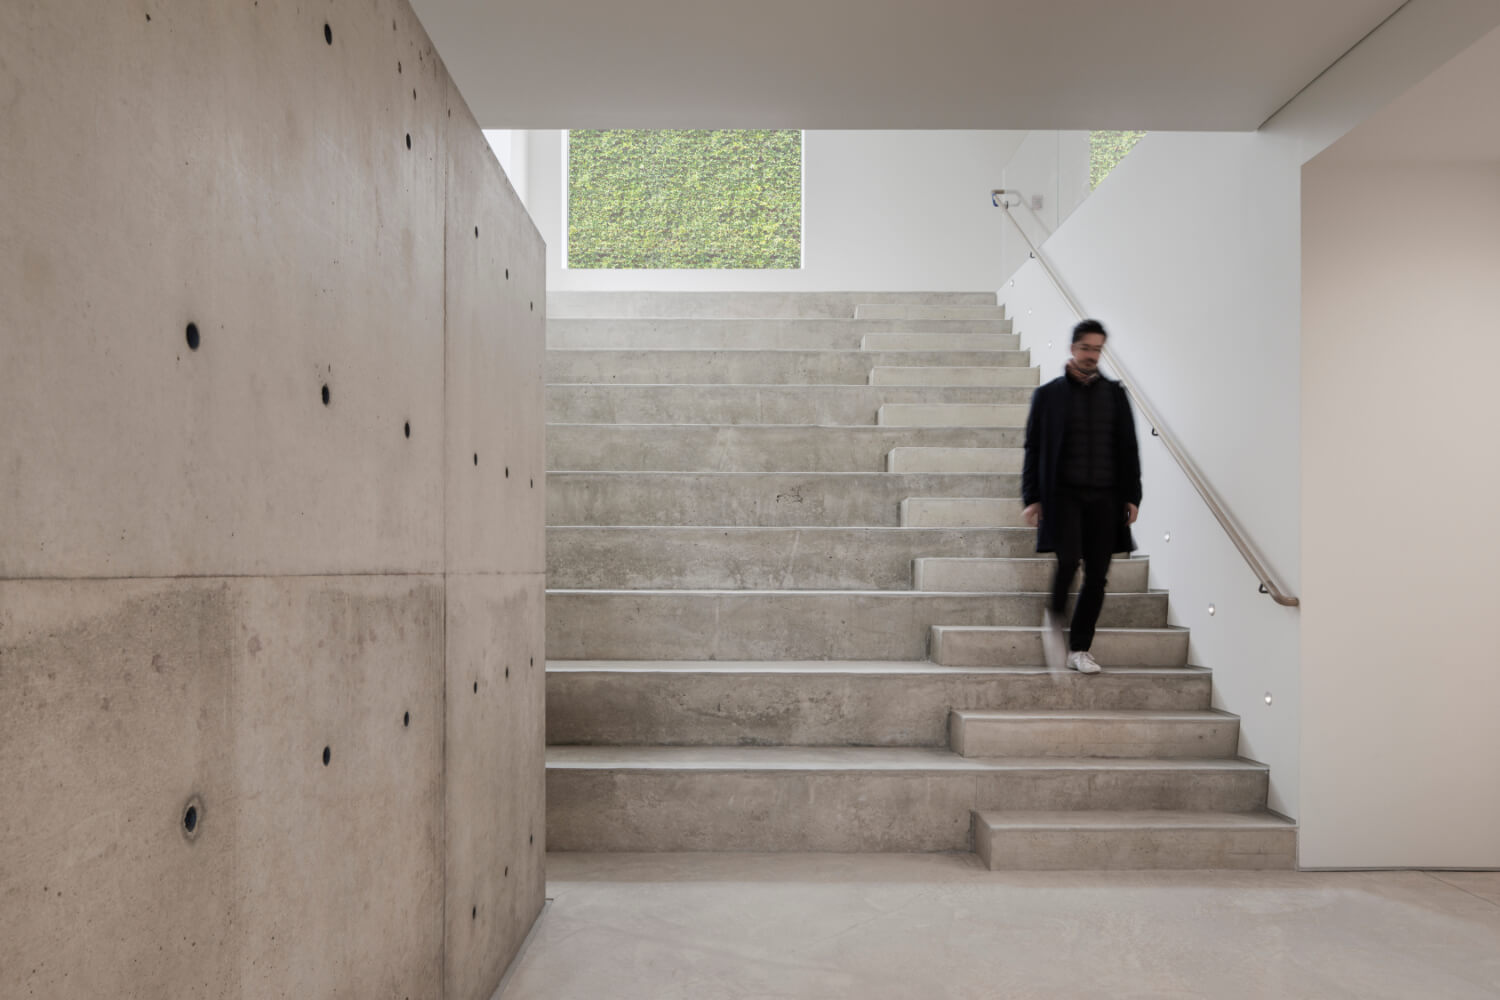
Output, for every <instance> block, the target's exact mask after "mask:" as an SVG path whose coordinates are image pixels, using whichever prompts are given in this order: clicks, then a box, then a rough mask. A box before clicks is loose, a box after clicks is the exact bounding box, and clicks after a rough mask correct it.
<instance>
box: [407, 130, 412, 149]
mask: <svg viewBox="0 0 1500 1000" xmlns="http://www.w3.org/2000/svg"><path fill="white" fill-rule="evenodd" d="M406 148H407V149H411V133H410V132H408V133H406Z"/></svg>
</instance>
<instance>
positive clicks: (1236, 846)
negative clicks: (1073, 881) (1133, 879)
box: [974, 810, 1297, 871]
mask: <svg viewBox="0 0 1500 1000" xmlns="http://www.w3.org/2000/svg"><path fill="white" fill-rule="evenodd" d="M974 851H975V853H976V854H978V855H979V860H980V861H982V862H983V863H984V864H985V866H986V867H988V868H990V869H993V870H995V871H1002V870H1007V869H1009V870H1015V871H1082V870H1087V871H1142V870H1160V869H1177V870H1192V869H1214V870H1220V871H1229V870H1240V871H1266V870H1274V869H1282V870H1286V869H1292V868H1295V867H1296V866H1297V827H1296V825H1295V824H1294V823H1292V822H1290V821H1289V820H1286V819H1283V818H1282V817H1280V816H1276V815H1273V814H1271V813H1269V812H1252V813H1216V812H1196V813H1195V812H1171V811H1167V810H1157V811H1139V810H1138V811H1130V810H1119V811H1115V812H1082V811H1075V812H1023V811H1015V812H978V813H975V814H974Z"/></svg>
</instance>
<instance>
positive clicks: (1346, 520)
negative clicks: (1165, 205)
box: [1302, 122, 1500, 867]
mask: <svg viewBox="0 0 1500 1000" xmlns="http://www.w3.org/2000/svg"><path fill="white" fill-rule="evenodd" d="M1495 124H1497V123H1494V122H1492V123H1491V124H1490V125H1489V127H1490V128H1491V129H1493V128H1494V127H1495ZM1304 178H1305V186H1304V221H1305V225H1306V228H1305V231H1304V233H1303V255H1304V257H1303V259H1304V265H1305V272H1304V273H1305V286H1304V300H1303V323H1304V325H1303V340H1302V365H1303V369H1302V370H1303V384H1302V399H1303V407H1304V412H1305V419H1304V426H1303V452H1302V504H1303V517H1304V520H1305V522H1306V523H1307V524H1308V525H1309V531H1308V532H1307V537H1306V538H1305V539H1304V542H1303V555H1302V564H1303V589H1304V599H1305V601H1306V612H1305V618H1304V623H1303V628H1302V660H1303V684H1302V690H1303V701H1304V705H1305V711H1306V713H1307V717H1308V721H1309V725H1307V726H1306V727H1304V733H1303V741H1304V743H1305V747H1306V752H1305V759H1304V764H1303V781H1304V788H1303V797H1304V799H1305V800H1306V801H1308V802H1309V803H1316V808H1309V809H1308V810H1307V813H1308V818H1307V820H1306V821H1305V822H1304V826H1303V833H1302V857H1303V860H1304V863H1305V864H1308V865H1313V866H1317V865H1330V864H1337V865H1352V866H1383V865H1403V866H1405V865H1416V866H1433V867H1459V866H1463V867H1468V866H1486V867H1500V776H1497V773H1496V762H1497V761H1500V727H1497V726H1496V725H1495V719H1494V715H1495V708H1496V706H1497V705H1500V654H1497V653H1496V645H1495V636H1494V634H1493V632H1492V630H1491V629H1489V628H1487V627H1486V625H1487V624H1488V623H1489V620H1490V616H1491V615H1492V614H1493V613H1494V608H1495V606H1496V603H1497V599H1500V585H1497V583H1496V582H1495V580H1496V578H1495V567H1496V566H1497V565H1500V533H1497V531H1496V530H1495V527H1494V523H1493V522H1494V518H1495V507H1496V498H1497V497H1500V458H1497V448H1496V445H1495V437H1494V430H1493V424H1494V412H1495V402H1494V394H1493V393H1492V392H1491V391H1490V390H1489V389H1488V388H1487V386H1486V383H1487V382H1488V381H1489V370H1490V367H1491V357H1492V355H1493V353H1494V352H1493V341H1494V337H1495V332H1494V329H1493V327H1494V320H1493V316H1494V305H1495V292H1496V289H1497V288H1500V281H1497V275H1500V164H1490V165H1446V164H1445V165H1397V166H1350V165H1346V164H1340V163H1337V162H1335V163H1332V164H1329V165H1326V166H1320V164H1319V162H1318V161H1314V162H1313V163H1311V164H1309V165H1308V167H1307V169H1306V171H1305V173H1304ZM1396 191H1405V192H1411V193H1414V194H1416V195H1417V197H1416V198H1414V199H1412V200H1411V201H1408V202H1407V204H1408V205H1410V206H1412V207H1414V208H1419V210H1417V211H1392V210H1391V206H1392V198H1391V194H1392V192H1396ZM1314 721H1316V724H1315V725H1314V724H1311V723H1313V722H1314Z"/></svg>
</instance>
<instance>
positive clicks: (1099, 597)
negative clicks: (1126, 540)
mask: <svg viewBox="0 0 1500 1000" xmlns="http://www.w3.org/2000/svg"><path fill="white" fill-rule="evenodd" d="M1057 492H1058V499H1057V508H1058V509H1057V511H1056V512H1055V513H1052V514H1048V515H1047V516H1048V517H1049V518H1050V519H1051V520H1052V535H1053V538H1054V540H1055V541H1056V543H1057V575H1056V576H1054V577H1053V578H1052V611H1053V613H1054V614H1057V615H1061V614H1062V613H1063V610H1064V609H1065V608H1066V607H1067V604H1068V588H1069V586H1070V585H1071V584H1072V582H1073V575H1074V574H1075V573H1077V572H1078V562H1079V560H1080V559H1081V560H1082V561H1083V588H1082V589H1081V590H1080V591H1079V593H1078V603H1077V605H1075V606H1074V608H1073V621H1072V624H1071V625H1069V626H1068V630H1069V631H1068V647H1069V648H1070V649H1072V650H1074V651H1075V652H1077V651H1081V650H1086V649H1088V648H1089V647H1090V646H1092V645H1093V644H1094V626H1095V625H1096V624H1097V623H1098V621H1099V611H1100V609H1101V608H1103V607H1104V584H1105V582H1106V580H1107V579H1108V575H1109V562H1110V559H1111V558H1112V557H1113V555H1114V547H1115V532H1116V530H1117V529H1118V528H1119V525H1120V521H1121V519H1122V518H1124V517H1125V510H1124V507H1122V506H1121V505H1120V504H1119V503H1117V502H1116V500H1115V495H1114V492H1113V491H1112V490H1084V489H1074V488H1071V487H1067V486H1064V487H1062V488H1061V489H1059V490H1058V491H1057Z"/></svg>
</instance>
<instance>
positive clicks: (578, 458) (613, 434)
mask: <svg viewBox="0 0 1500 1000" xmlns="http://www.w3.org/2000/svg"><path fill="white" fill-rule="evenodd" d="M1021 439H1022V432H1021V431H1020V430H1019V429H1000V428H988V427H813V426H796V425H780V424H769V425H755V424H731V425H723V424H720V425H715V424H672V425H661V424H554V425H552V426H551V427H550V428H549V429H548V432H547V466H548V468H550V469H554V470H578V471H587V470H599V471H613V472H634V471H641V472H880V471H882V470H884V468H885V466H886V461H887V459H886V456H887V455H888V454H889V453H890V452H891V451H892V450H894V449H901V448H908V447H914V446H915V447H941V446H944V445H948V446H958V447H964V448H968V447H970V446H974V445H990V446H993V447H995V448H1015V447H1017V446H1019V445H1020V444H1021ZM916 471H922V470H916ZM959 471H971V470H968V469H961V470H959ZM1000 471H1004V472H1011V471H1015V470H1012V469H1010V468H1009V467H1008V465H1007V467H1005V468H1003V469H1001V470H1000Z"/></svg>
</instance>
